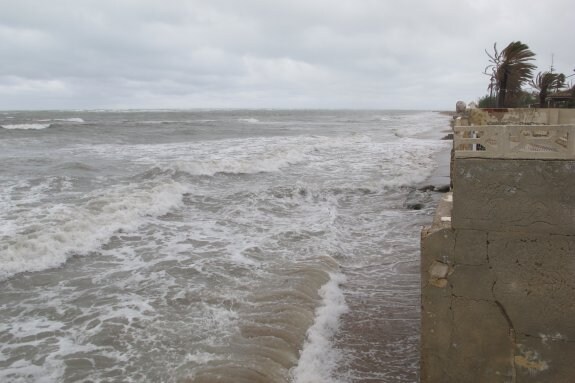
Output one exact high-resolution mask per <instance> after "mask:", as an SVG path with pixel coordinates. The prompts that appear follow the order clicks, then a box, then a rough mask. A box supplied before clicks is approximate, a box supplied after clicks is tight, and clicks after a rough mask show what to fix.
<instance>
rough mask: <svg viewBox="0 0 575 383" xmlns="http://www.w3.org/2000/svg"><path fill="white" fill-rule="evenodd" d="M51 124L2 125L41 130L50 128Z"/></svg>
mask: <svg viewBox="0 0 575 383" xmlns="http://www.w3.org/2000/svg"><path fill="white" fill-rule="evenodd" d="M50 125H51V124H7V125H0V127H2V128H4V129H8V130H41V129H46V128H49V127H50Z"/></svg>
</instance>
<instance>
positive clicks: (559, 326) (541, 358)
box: [421, 159, 575, 383]
mask: <svg viewBox="0 0 575 383" xmlns="http://www.w3.org/2000/svg"><path fill="white" fill-rule="evenodd" d="M574 172H575V163H574V162H573V161H571V162H569V161H533V160H525V161H521V160H513V161H510V160H492V159H456V160H455V172H454V195H453V202H450V201H449V197H446V198H445V199H444V200H442V201H441V203H440V204H439V206H438V209H437V212H436V217H435V219H434V222H433V225H432V226H431V227H429V228H425V229H424V230H423V231H422V248H421V281H422V285H421V288H422V293H421V297H422V302H421V303H422V328H421V381H422V382H424V383H455V382H457V383H460V382H470V383H473V382H478V383H479V382H489V383H491V382H512V383H531V382H533V383H534V382H549V383H556V382H572V381H575V363H574V361H575V221H574V220H575V210H574V209H575V198H574V197H573V194H575V184H574V183H573V182H575V173H574ZM519 173H522V174H521V175H520V174H519ZM541 201H544V205H540V204H538V203H539V202H541ZM529 206H531V209H529ZM442 217H451V220H452V222H451V221H450V220H449V219H447V218H443V219H442ZM541 222H547V223H546V224H542V223H541Z"/></svg>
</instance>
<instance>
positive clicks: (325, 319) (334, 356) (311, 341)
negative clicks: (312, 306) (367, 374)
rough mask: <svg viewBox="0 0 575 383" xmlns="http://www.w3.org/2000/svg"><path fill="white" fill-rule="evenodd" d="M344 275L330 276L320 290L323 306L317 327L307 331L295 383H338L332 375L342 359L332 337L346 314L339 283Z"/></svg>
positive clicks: (293, 376) (296, 370) (346, 307)
mask: <svg viewBox="0 0 575 383" xmlns="http://www.w3.org/2000/svg"><path fill="white" fill-rule="evenodd" d="M344 282H345V276H344V275H343V274H339V273H330V280H329V282H327V283H326V284H325V285H323V286H322V287H321V289H320V290H319V295H320V296H321V297H322V300H323V301H322V305H321V306H320V307H319V308H318V309H316V318H315V321H314V324H313V325H312V326H311V327H310V328H309V329H308V331H307V339H306V341H305V343H304V346H303V350H302V352H301V355H300V359H299V362H298V364H297V366H296V367H294V368H293V369H292V371H291V372H290V373H291V376H292V381H293V383H336V381H335V380H334V377H333V373H334V371H335V370H336V368H337V367H338V365H339V363H340V361H341V360H342V358H343V355H342V353H341V352H340V351H339V350H337V349H336V348H335V347H334V345H333V336H334V335H335V334H336V332H337V330H338V328H339V318H340V317H341V315H342V314H344V313H345V312H347V310H348V306H347V304H346V303H345V297H344V295H343V291H342V290H341V288H340V284H342V283H344Z"/></svg>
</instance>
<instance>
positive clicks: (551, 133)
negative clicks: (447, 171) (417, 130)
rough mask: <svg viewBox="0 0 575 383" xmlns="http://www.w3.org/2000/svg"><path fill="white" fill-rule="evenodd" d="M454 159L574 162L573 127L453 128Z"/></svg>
mask: <svg viewBox="0 0 575 383" xmlns="http://www.w3.org/2000/svg"><path fill="white" fill-rule="evenodd" d="M453 138H454V149H455V157H457V158H509V159H554V160H556V159H561V160H564V159H569V160H575V125H480V126H456V127H454V137H453Z"/></svg>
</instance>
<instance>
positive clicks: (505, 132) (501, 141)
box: [497, 125, 509, 155]
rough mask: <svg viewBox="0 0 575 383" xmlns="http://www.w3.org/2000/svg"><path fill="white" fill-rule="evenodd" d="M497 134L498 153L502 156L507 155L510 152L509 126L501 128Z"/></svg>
mask: <svg viewBox="0 0 575 383" xmlns="http://www.w3.org/2000/svg"><path fill="white" fill-rule="evenodd" d="M499 128H500V129H498V130H499V131H498V132H497V149H498V150H497V151H498V152H499V154H501V155H505V154H506V153H507V152H508V151H509V128H508V127H507V125H503V126H500V127H499Z"/></svg>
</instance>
